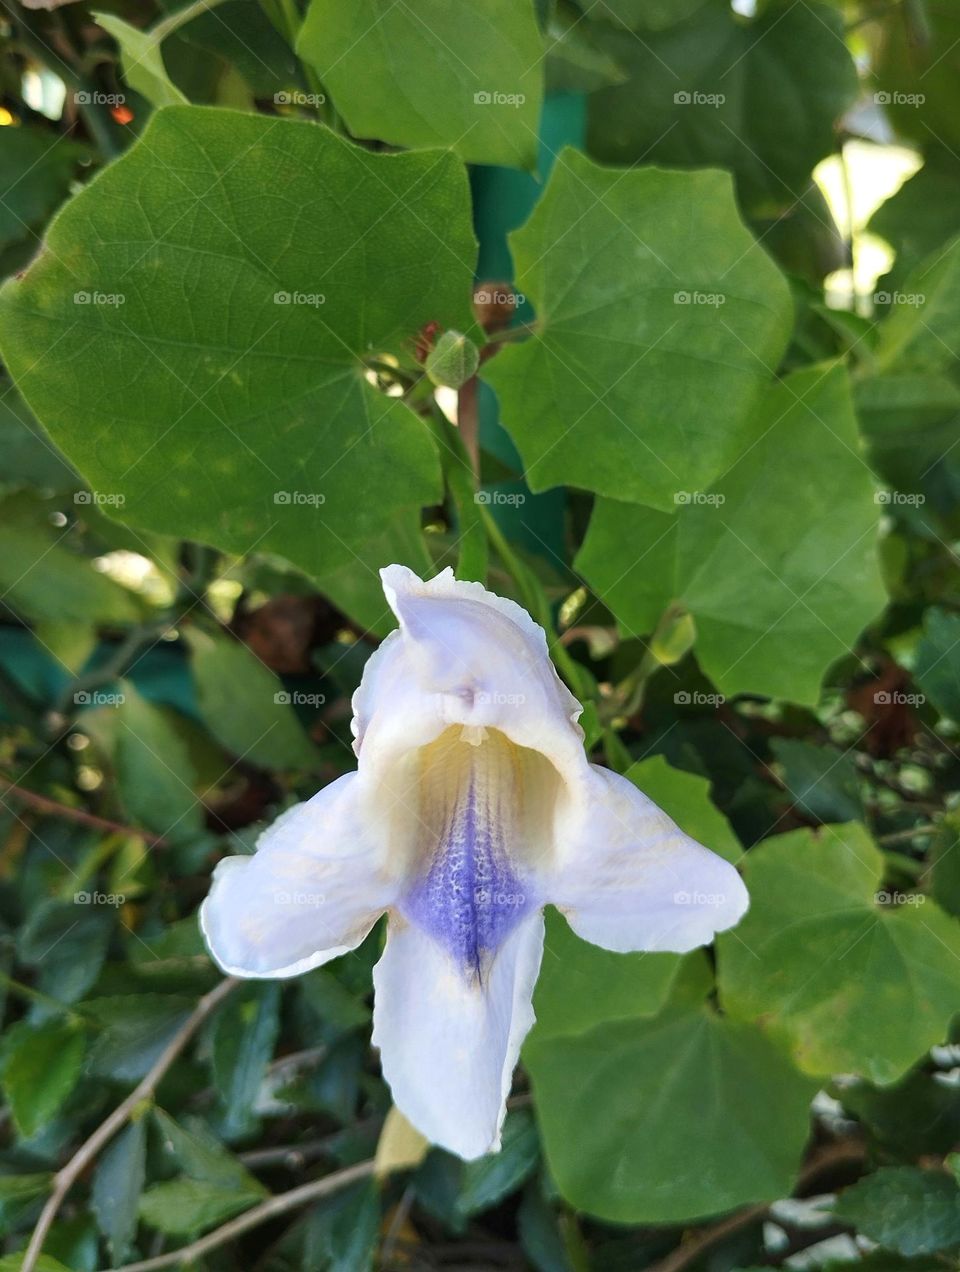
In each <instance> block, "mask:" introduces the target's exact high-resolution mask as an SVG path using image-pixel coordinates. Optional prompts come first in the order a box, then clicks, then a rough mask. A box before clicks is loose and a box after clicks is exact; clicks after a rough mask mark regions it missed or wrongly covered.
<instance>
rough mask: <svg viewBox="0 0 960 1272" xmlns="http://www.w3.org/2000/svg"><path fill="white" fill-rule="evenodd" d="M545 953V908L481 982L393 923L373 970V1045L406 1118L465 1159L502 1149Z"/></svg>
mask: <svg viewBox="0 0 960 1272" xmlns="http://www.w3.org/2000/svg"><path fill="white" fill-rule="evenodd" d="M542 953H543V916H542V915H541V914H540V913H539V912H537V913H535V914H531V915H528V916H527V917H526V918H525V919H524V920H523V921H522V922H521V923H520V924H518V926H517V927H516V928H515V929H514V931H513V932H512V933H511V934H510V936H509V937H508V939H507V940H506V941H505V942H504V943H503V945H502V946H501V947H500V950H499V951H498V953H497V955H496V957H495V958H494V959H493V961H492V962H491V963H490V965H489V967H488V968H487V969H486V972H485V975H484V977H483V979H482V980H481V979H479V978H476V977H470V976H468V975H466V974H465V972H464V969H463V968H461V967H460V966H458V964H457V963H456V961H455V960H454V959H453V958H452V957H451V956H450V954H449V953H448V952H447V951H446V950H444V949H443V947H442V946H441V945H439V944H438V943H437V942H436V941H434V940H433V939H432V938H431V937H430V936H428V935H427V934H426V933H424V932H422V931H421V930H420V929H419V928H418V927H416V926H413V925H409V926H405V925H402V923H401V922H396V923H395V922H394V921H393V920H391V924H390V928H389V935H388V937H387V948H386V950H385V951H384V954H383V957H382V958H381V960H380V962H379V963H378V964H377V966H376V968H375V969H374V973H373V980H374V989H375V997H374V1016H373V1043H374V1046H377V1047H379V1048H380V1053H381V1063H382V1066H383V1073H384V1077H385V1078H386V1080H387V1082H388V1083H389V1084H390V1088H391V1090H392V1092H393V1098H394V1102H395V1103H396V1105H397V1107H398V1108H399V1109H400V1111H401V1112H402V1113H403V1114H404V1116H405V1117H407V1119H408V1120H409V1121H410V1122H412V1123H413V1125H414V1126H416V1127H417V1129H418V1130H419V1131H421V1132H422V1134H424V1135H425V1136H427V1138H428V1139H430V1140H432V1141H433V1143H435V1144H439V1145H440V1146H441V1147H442V1148H446V1149H448V1150H449V1151H450V1152H452V1153H457V1154H459V1156H461V1157H464V1158H466V1159H467V1160H471V1159H473V1158H475V1157H481V1156H483V1154H485V1153H491V1152H494V1151H496V1149H498V1148H499V1147H500V1127H501V1126H502V1124H503V1118H504V1113H505V1110H506V1101H507V1096H508V1094H509V1092H510V1082H511V1077H512V1074H513V1069H514V1066H515V1065H516V1062H517V1056H518V1055H519V1052H520V1045H521V1043H522V1042H523V1039H524V1038H525V1037H526V1035H527V1032H528V1031H529V1029H530V1027H531V1025H532V1024H533V1021H534V1015H533V1006H532V1003H531V999H532V996H533V986H534V983H535V982H536V979H537V973H538V971H539V970H540V958H541V955H542Z"/></svg>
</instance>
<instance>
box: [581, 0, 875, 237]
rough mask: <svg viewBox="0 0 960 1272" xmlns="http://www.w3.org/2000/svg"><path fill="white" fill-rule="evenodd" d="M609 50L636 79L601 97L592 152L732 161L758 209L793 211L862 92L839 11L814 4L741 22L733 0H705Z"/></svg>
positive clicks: (620, 38) (691, 162) (627, 158)
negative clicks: (660, 26)
mask: <svg viewBox="0 0 960 1272" xmlns="http://www.w3.org/2000/svg"><path fill="white" fill-rule="evenodd" d="M631 7H633V6H632V5H630V6H625V5H622V4H621V8H631ZM685 7H689V6H688V5H687V6H685ZM677 16H678V17H683V16H684V15H683V13H682V12H681V13H679V14H678V15H677ZM602 47H603V48H604V49H605V50H606V51H607V52H608V53H610V54H611V55H612V56H613V57H614V58H615V59H616V60H617V61H618V62H619V63H620V64H621V65H622V66H623V67H624V68H625V70H627V71H628V73H629V76H630V78H629V79H628V80H627V81H626V83H624V84H622V85H617V86H614V87H612V88H608V89H604V90H603V91H602V92H599V93H597V94H596V95H595V96H594V97H593V99H592V101H591V104H590V125H589V131H588V144H589V148H590V151H591V153H592V154H594V155H596V156H597V158H600V159H604V160H607V161H609V162H611V163H620V164H632V163H665V164H677V165H681V166H684V167H688V166H689V167H696V166H699V165H702V164H717V165H718V166H723V167H724V168H729V169H730V170H731V171H732V172H734V173H735V174H736V176H737V179H738V189H739V190H740V194H741V197H742V198H743V200H744V203H745V205H746V206H747V207H749V208H751V209H756V210H758V211H759V210H760V209H761V208H762V207H764V206H765V205H772V206H774V207H784V206H787V205H791V206H790V211H791V213H792V212H793V207H792V205H793V204H794V203H795V202H796V201H797V200H798V199H799V198H800V196H801V194H802V193H803V191H804V189H805V187H806V185H807V182H808V181H809V178H810V174H811V172H812V171H813V169H814V167H815V165H816V164H817V163H818V162H819V160H820V159H822V158H823V157H824V156H825V155H828V154H829V153H830V152H831V151H832V150H834V149H835V148H836V145H837V133H836V121H837V119H838V118H839V117H840V116H841V115H842V114H843V112H844V111H845V110H846V108H847V107H848V106H849V105H851V103H852V102H853V100H854V98H855V96H856V92H857V74H856V69H855V67H854V63H853V59H852V58H851V56H850V54H849V52H848V51H847V48H846V46H845V44H844V40H843V24H842V22H841V20H840V16H839V14H837V13H831V12H829V11H828V10H827V9H825V8H823V7H822V6H820V5H818V4H815V3H810V4H795V5H776V4H774V5H769V6H764V11H763V12H761V13H759V14H758V15H757V17H756V19H755V20H754V21H752V22H744V21H743V19H742V18H741V17H739V16H738V15H737V14H736V13H734V12H733V9H732V7H731V5H730V4H728V3H727V0H708V3H707V4H706V5H702V6H699V7H698V9H697V11H696V13H695V15H694V16H693V17H692V18H690V20H689V21H686V22H675V23H674V24H672V25H670V26H668V27H666V28H665V29H662V30H659V31H657V30H654V31H644V33H643V35H642V37H641V38H639V39H638V38H637V37H636V36H634V35H632V34H628V33H626V32H622V31H611V32H610V33H609V34H608V36H607V38H606V39H605V40H604V41H603V44H602ZM798 101H802V102H803V109H802V110H797V109H796V108H795V103H796V102H798Z"/></svg>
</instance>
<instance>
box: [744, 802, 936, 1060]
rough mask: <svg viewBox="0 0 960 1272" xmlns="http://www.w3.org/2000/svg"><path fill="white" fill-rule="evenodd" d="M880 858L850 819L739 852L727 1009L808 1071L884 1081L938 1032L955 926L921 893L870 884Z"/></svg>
mask: <svg viewBox="0 0 960 1272" xmlns="http://www.w3.org/2000/svg"><path fill="white" fill-rule="evenodd" d="M883 870H884V863H883V858H882V856H881V854H880V852H879V851H878V849H877V848H876V847H875V846H874V845H873V843H872V841H871V839H870V837H869V835H868V834H867V832H866V830H865V829H864V828H863V827H862V826H860V825H858V824H856V823H851V824H850V825H847V826H838V827H829V826H828V827H822V828H820V829H819V830H817V831H807V830H803V831H795V832H793V833H791V834H787V835H777V836H775V837H774V838H772V839H768V840H766V841H764V842H763V843H761V844H759V845H758V846H757V847H755V848H753V849H751V851H750V852H749V853H748V854H747V858H746V864H745V867H744V876H745V880H746V884H747V887H748V889H749V891H750V897H751V904H750V909H749V911H748V912H747V915H746V917H745V918H744V919H743V921H742V922H741V923H740V924H739V925H738V927H737V930H736V933H735V934H734V933H731V934H729V935H724V936H721V937H720V938H719V962H720V989H721V997H722V1001H723V1003H724V1006H725V1007H726V1009H727V1011H728V1012H729V1013H730V1014H731V1015H732V1016H736V1017H738V1018H740V1019H749V1020H760V1019H762V1022H763V1026H764V1028H766V1029H768V1030H769V1031H770V1032H771V1033H772V1034H773V1035H775V1036H776V1037H778V1038H779V1039H782V1040H783V1041H784V1042H785V1043H786V1044H787V1045H788V1046H789V1047H790V1048H791V1050H792V1052H793V1056H794V1059H795V1060H796V1062H797V1064H798V1066H799V1067H800V1068H801V1069H803V1070H804V1071H805V1072H807V1073H811V1074H829V1073H857V1074H862V1075H863V1076H864V1077H866V1078H868V1079H869V1080H870V1081H871V1082H875V1083H889V1082H895V1081H896V1080H897V1079H898V1078H900V1077H901V1076H902V1075H903V1074H904V1073H906V1071H907V1069H909V1068H910V1066H911V1065H912V1064H913V1063H914V1062H915V1061H917V1060H918V1059H920V1058H921V1057H922V1056H923V1055H924V1053H925V1052H926V1051H927V1050H928V1049H929V1048H930V1047H932V1046H934V1045H935V1044H937V1043H940V1042H943V1041H944V1039H945V1038H946V1036H947V1031H948V1028H949V1025H950V1021H951V1019H952V1017H953V1016H954V1014H955V1012H956V1010H957V1001H958V994H960V924H958V923H957V922H956V921H955V920H953V919H951V918H948V917H947V915H945V914H944V913H943V911H942V910H941V909H939V907H938V906H937V905H936V904H935V903H934V902H933V901H930V900H929V899H927V898H925V897H923V896H916V897H912V898H910V899H909V901H905V900H902V901H901V903H900V904H884V903H885V902H889V901H891V900H894V898H891V897H890V896H889V894H887V893H884V892H881V891H879V889H880V886H881V883H882V880H883Z"/></svg>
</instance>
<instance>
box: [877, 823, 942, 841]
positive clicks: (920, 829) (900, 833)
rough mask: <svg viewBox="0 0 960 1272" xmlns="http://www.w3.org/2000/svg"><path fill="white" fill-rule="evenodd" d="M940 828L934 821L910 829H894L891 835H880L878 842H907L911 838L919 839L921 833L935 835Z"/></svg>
mask: <svg viewBox="0 0 960 1272" xmlns="http://www.w3.org/2000/svg"><path fill="white" fill-rule="evenodd" d="M939 829H940V827H939V826H936V825H933V824H932V823H931V824H929V825H925V826H911V827H910V829H909V830H894V831H891V832H890V834H889V835H878V836H877V843H878V844H905V843H909V842H910V840H911V839H917V838H918V837H919V836H920V835H934V834H936V832H937V831H938V830H939Z"/></svg>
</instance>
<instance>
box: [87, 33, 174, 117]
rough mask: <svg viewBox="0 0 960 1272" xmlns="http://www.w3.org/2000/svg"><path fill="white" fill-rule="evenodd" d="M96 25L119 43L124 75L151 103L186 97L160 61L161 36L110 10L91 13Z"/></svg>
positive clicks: (158, 104)
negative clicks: (142, 28)
mask: <svg viewBox="0 0 960 1272" xmlns="http://www.w3.org/2000/svg"><path fill="white" fill-rule="evenodd" d="M93 16H94V17H95V18H96V20H97V23H98V25H99V26H102V27H103V29H104V30H105V31H107V32H109V34H110V35H112V36H113V38H114V39H115V40H116V42H117V43H118V44H119V45H120V54H121V56H120V64H121V69H122V70H123V78H124V79H125V80H126V81H127V83H128V84H129V85H130V87H131V88H133V89H135V90H136V91H137V92H138V93H140V94H141V95H142V96H144V97H145V98H146V99H147V101H148V102H149V103H150V104H151V106H176V105H183V104H184V103H186V100H187V99H186V97H184V95H183V93H181V91H180V89H179V88H177V86H176V84H174V83H173V81H172V80H171V78H170V76H169V74H168V73H167V68H166V66H165V65H164V62H163V49H162V38H161V39H158V38H157V36H156V35H155V34H153V33H152V32H150V31H141V30H140V29H139V28H138V27H135V26H131V25H130V23H129V22H124V20H123V19H122V18H118V17H117V16H116V15H115V14H112V13H96V12H95V13H94V15H93Z"/></svg>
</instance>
